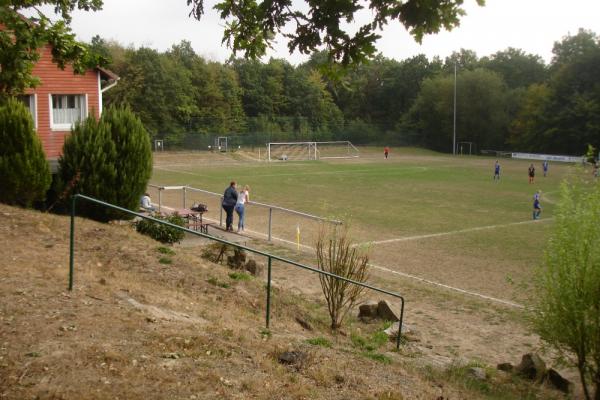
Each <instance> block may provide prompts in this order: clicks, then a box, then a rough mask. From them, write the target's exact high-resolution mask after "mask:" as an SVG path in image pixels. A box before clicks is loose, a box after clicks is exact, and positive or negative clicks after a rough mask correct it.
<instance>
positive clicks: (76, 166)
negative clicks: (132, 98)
mask: <svg viewBox="0 0 600 400" xmlns="http://www.w3.org/2000/svg"><path fill="white" fill-rule="evenodd" d="M59 165H60V173H61V179H62V181H63V182H73V180H74V178H75V177H76V176H77V177H78V178H77V181H76V182H75V184H74V192H76V193H81V194H84V195H86V196H90V197H94V198H97V199H99V200H103V201H106V202H108V203H111V204H115V205H118V206H121V207H124V208H127V209H130V210H136V209H137V207H138V204H139V199H140V197H141V195H142V194H143V193H144V191H145V189H146V184H147V183H148V180H149V179H150V175H151V173H152V150H151V147H150V137H149V136H148V133H147V132H146V130H145V129H144V127H143V125H142V123H141V122H140V120H139V119H138V118H137V117H136V116H135V115H134V114H133V113H132V112H131V110H129V109H127V108H109V109H108V110H106V111H105V113H104V114H103V115H102V117H101V119H100V121H96V120H95V119H94V118H93V117H89V118H88V119H86V120H85V121H84V122H83V123H81V124H78V125H76V126H75V128H74V129H73V132H72V134H71V136H70V137H69V138H68V139H67V140H66V141H65V145H64V148H63V155H62V157H61V158H60V160H59ZM81 207H82V208H81V209H80V211H81V212H82V213H83V214H85V215H87V216H89V217H91V218H94V219H97V220H100V221H108V220H110V219H115V218H122V217H124V216H123V215H121V213H118V212H115V211H112V210H109V209H107V208H105V207H98V206H94V205H92V204H90V203H85V202H82V204H81Z"/></svg>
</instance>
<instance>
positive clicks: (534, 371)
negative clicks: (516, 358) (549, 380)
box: [515, 353, 546, 381]
mask: <svg viewBox="0 0 600 400" xmlns="http://www.w3.org/2000/svg"><path fill="white" fill-rule="evenodd" d="M515 372H516V373H517V375H519V376H521V377H522V378H525V379H530V380H535V381H541V380H542V378H543V377H544V376H545V375H546V363H545V362H544V360H542V359H541V358H540V356H538V355H537V354H533V353H528V354H525V355H524V356H523V357H522V358H521V364H519V365H517V366H516V367H515Z"/></svg>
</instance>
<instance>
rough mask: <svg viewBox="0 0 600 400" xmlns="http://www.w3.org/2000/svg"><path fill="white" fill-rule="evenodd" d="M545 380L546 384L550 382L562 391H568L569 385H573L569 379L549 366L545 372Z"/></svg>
mask: <svg viewBox="0 0 600 400" xmlns="http://www.w3.org/2000/svg"><path fill="white" fill-rule="evenodd" d="M546 381H547V382H548V384H550V386H552V387H553V388H555V389H558V390H560V391H561V392H563V393H569V391H570V390H571V386H572V385H573V384H572V383H571V381H569V380H568V379H565V378H563V377H562V376H561V375H560V374H559V373H558V372H557V371H556V370H554V369H552V368H550V369H549V370H548V373H547V374H546Z"/></svg>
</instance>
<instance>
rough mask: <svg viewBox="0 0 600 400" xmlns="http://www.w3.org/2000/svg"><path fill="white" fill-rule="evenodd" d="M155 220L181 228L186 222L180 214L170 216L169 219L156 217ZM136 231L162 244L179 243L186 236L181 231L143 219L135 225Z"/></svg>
mask: <svg viewBox="0 0 600 400" xmlns="http://www.w3.org/2000/svg"><path fill="white" fill-rule="evenodd" d="M154 218H156V219H160V220H164V221H167V222H170V223H172V224H175V225H179V226H184V225H185V220H184V219H183V217H181V216H179V215H178V214H173V215H169V216H168V217H162V216H160V215H154ZM135 229H136V230H137V231H138V232H139V233H141V234H143V235H147V236H150V237H151V238H152V239H154V240H158V241H159V242H161V243H175V242H179V241H181V239H183V237H184V236H185V232H184V231H182V230H181V229H177V228H174V227H172V226H168V225H163V224H159V223H157V222H154V221H151V220H149V219H142V220H141V221H138V222H137V224H136V225H135Z"/></svg>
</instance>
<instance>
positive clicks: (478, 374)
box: [467, 367, 487, 381]
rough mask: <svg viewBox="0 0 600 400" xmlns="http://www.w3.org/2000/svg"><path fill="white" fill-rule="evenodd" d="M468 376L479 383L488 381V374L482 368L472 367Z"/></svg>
mask: <svg viewBox="0 0 600 400" xmlns="http://www.w3.org/2000/svg"><path fill="white" fill-rule="evenodd" d="M467 375H468V376H470V377H471V378H473V379H476V380H478V381H485V380H486V379H487V372H485V369H483V368H480V367H470V368H469V369H467Z"/></svg>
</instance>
